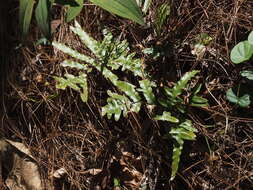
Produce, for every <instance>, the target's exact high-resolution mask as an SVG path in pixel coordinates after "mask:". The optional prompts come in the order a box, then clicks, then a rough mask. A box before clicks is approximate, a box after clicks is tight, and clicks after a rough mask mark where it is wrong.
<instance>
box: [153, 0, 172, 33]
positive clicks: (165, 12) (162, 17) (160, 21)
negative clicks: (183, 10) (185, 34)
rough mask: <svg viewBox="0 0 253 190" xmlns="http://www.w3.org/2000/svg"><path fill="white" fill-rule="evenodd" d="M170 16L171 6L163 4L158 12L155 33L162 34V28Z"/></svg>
mask: <svg viewBox="0 0 253 190" xmlns="http://www.w3.org/2000/svg"><path fill="white" fill-rule="evenodd" d="M169 15H170V6H169V5H168V4H167V3H164V4H162V5H161V6H160V7H159V8H158V9H157V11H156V17H155V31H156V34H157V35H160V34H161V32H162V27H163V26H164V24H165V23H166V21H167V19H168V16H169Z"/></svg>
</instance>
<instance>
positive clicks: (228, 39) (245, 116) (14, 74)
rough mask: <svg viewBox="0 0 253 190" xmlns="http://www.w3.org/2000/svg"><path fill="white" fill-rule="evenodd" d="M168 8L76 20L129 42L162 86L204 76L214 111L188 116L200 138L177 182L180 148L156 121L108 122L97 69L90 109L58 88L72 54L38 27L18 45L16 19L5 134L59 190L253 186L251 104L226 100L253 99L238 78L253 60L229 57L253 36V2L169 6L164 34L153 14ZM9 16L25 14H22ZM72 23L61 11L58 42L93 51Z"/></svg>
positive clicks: (94, 32)
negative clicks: (174, 168) (151, 52)
mask: <svg viewBox="0 0 253 190" xmlns="http://www.w3.org/2000/svg"><path fill="white" fill-rule="evenodd" d="M165 2H168V1H165V0H155V1H153V3H152V6H151V7H150V11H149V12H148V14H147V16H146V17H145V19H146V23H149V25H150V26H145V27H144V26H140V25H138V24H135V23H133V22H132V21H129V20H127V19H123V18H120V17H117V16H114V15H112V14H110V13H108V12H106V11H104V10H102V9H100V8H98V7H96V6H93V5H90V4H86V5H85V6H84V8H83V10H82V13H81V14H80V15H79V16H78V17H77V21H78V22H79V23H80V25H81V26H82V28H83V29H84V30H85V31H86V32H88V33H89V35H91V36H92V37H93V38H94V39H96V40H98V41H101V40H102V30H103V29H104V28H107V29H108V30H109V31H111V32H112V34H113V36H115V37H118V36H120V39H121V40H127V41H128V42H129V44H130V49H131V51H132V52H136V57H138V58H141V59H142V60H143V63H144V64H145V66H146V68H148V70H149V72H150V74H151V75H152V76H153V77H154V79H155V80H156V81H157V83H159V84H160V86H164V85H165V86H166V85H172V86H173V84H174V83H175V82H176V81H178V80H179V79H180V78H181V77H182V76H183V75H184V74H185V73H186V72H188V71H192V70H199V71H200V73H198V75H197V76H198V79H197V80H198V82H199V83H201V84H202V88H201V91H200V92H201V95H202V96H203V97H204V98H206V99H208V103H209V106H206V107H202V108H190V109H189V110H188V112H187V117H188V118H189V119H191V120H192V121H193V126H194V128H196V129H197V130H198V132H197V133H196V134H197V138H196V140H195V141H186V142H185V145H184V149H183V153H182V156H181V161H180V165H179V170H178V173H177V176H176V178H175V179H174V180H173V181H170V175H171V155H172V147H173V145H172V141H171V140H170V139H167V138H164V131H165V129H164V125H163V124H160V122H157V121H154V120H153V119H152V118H150V117H149V114H148V112H149V111H148V110H147V108H144V107H143V108H142V109H141V112H140V113H139V114H134V113H130V114H129V115H128V117H127V118H124V117H122V118H120V120H119V121H117V122H116V121H114V120H113V119H107V117H105V116H104V117H102V116H101V107H102V106H104V105H105V103H106V99H107V93H106V91H107V90H108V89H113V88H112V85H111V84H109V83H108V82H107V81H106V79H105V78H104V77H103V76H102V75H101V74H100V73H99V72H97V71H92V72H90V73H89V74H88V86H89V90H88V91H89V96H88V102H87V103H83V102H82V101H81V98H80V96H79V94H78V93H77V92H76V91H74V90H71V89H69V88H67V89H66V90H59V89H56V87H55V84H56V82H55V80H54V77H55V76H62V75H63V73H65V72H66V69H65V68H63V67H61V66H60V63H61V62H62V61H63V60H65V59H66V58H67V56H66V55H64V54H63V53H61V52H59V51H57V50H56V49H54V48H53V47H52V46H50V45H41V44H39V45H38V44H36V42H37V41H38V39H40V37H41V33H40V32H39V30H38V27H37V25H36V22H35V21H32V27H31V28H30V32H29V36H28V39H27V42H26V44H25V45H22V46H21V47H19V46H18V44H19V40H18V39H19V38H18V37H19V31H18V30H16V28H17V27H16V25H17V23H18V19H16V20H15V19H14V21H13V22H12V23H10V26H11V27H13V28H15V31H13V32H10V35H11V41H12V43H13V44H14V46H15V49H14V48H13V50H12V51H10V60H11V61H10V63H9V71H8V78H7V81H6V84H5V92H4V99H3V103H4V114H2V116H1V117H2V118H1V123H2V124H1V125H2V128H1V135H2V137H5V138H8V139H12V140H15V141H19V142H22V143H24V144H25V145H27V147H29V149H30V151H31V153H32V155H33V156H34V158H36V161H37V163H38V165H39V167H40V170H41V175H42V176H43V181H44V182H45V183H47V184H51V187H53V186H54V189H62V190H63V189H65V190H66V189H68V190H70V189H71V190H72V189H73V190H74V189H91V190H92V189H94V190H95V189H113V190H117V189H129V190H132V189H142V190H144V189H150V190H155V189H157V190H163V189H173V190H176V189H180V190H183V189H187V190H188V189H192V190H197V189H203V190H212V189H213V190H219V189H221V190H232V189H235V190H250V189H253V109H252V108H253V106H252V104H251V105H250V106H248V107H247V108H240V107H239V106H238V105H235V104H233V103H230V102H229V101H228V100H227V98H226V92H227V90H228V89H230V88H236V87H238V86H239V87H240V88H239V89H243V90H244V91H246V92H247V93H248V94H253V91H252V90H251V89H253V88H252V84H250V83H249V81H247V80H246V79H245V78H243V77H241V76H240V71H242V70H245V69H246V70H253V64H252V61H248V62H245V63H242V64H238V65H235V64H233V63H232V62H231V60H230V52H231V49H232V48H233V47H234V46H235V45H236V44H237V43H238V42H240V41H242V40H245V39H247V36H248V34H249V32H250V31H252V30H253V1H250V0H191V1H189V0H174V1H171V2H168V3H169V5H170V8H171V13H170V15H169V17H168V20H167V22H166V23H165V25H164V26H163V28H162V32H161V34H160V35H156V33H155V31H154V28H153V27H152V23H153V20H154V16H155V10H157V7H159V6H160V5H161V4H163V3H165ZM10 14H12V16H13V15H17V14H18V13H17V9H16V7H15V8H13V9H12V10H11V13H10ZM71 25H73V22H71V23H66V22H64V11H63V10H62V9H60V8H58V7H56V8H55V9H54V14H53V24H52V27H53V28H54V34H53V36H54V37H53V38H54V40H55V41H58V42H62V43H65V44H68V45H69V46H71V47H72V48H74V49H76V50H79V51H81V52H84V53H86V54H87V52H88V50H87V49H85V47H84V46H83V45H82V44H81V43H80V40H79V39H78V38H77V37H76V36H75V35H74V34H73V32H71V31H70V29H69V26H71ZM200 34H205V35H208V36H209V37H210V39H211V40H210V42H208V44H207V45H206V47H205V50H204V52H203V54H202V55H198V56H196V55H194V52H193V50H194V46H195V45H196V43H198V40H199V36H200ZM145 48H154V49H156V50H157V52H158V53H160V56H159V57H158V58H154V57H152V56H147V55H146V54H144V53H143V50H144V49H145ZM88 54H89V53H88ZM68 71H69V72H71V73H76V71H75V70H72V71H71V70H68ZM119 75H123V73H119ZM131 80H132V82H133V83H136V82H138V81H134V80H135V78H133V79H131ZM243 90H242V91H243ZM240 92H241V91H240ZM58 169H64V171H66V172H65V175H64V177H62V178H61V179H58V180H55V179H53V178H52V175H53V173H54V172H55V171H57V170H58Z"/></svg>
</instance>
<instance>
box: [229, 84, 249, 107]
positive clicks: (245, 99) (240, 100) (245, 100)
mask: <svg viewBox="0 0 253 190" xmlns="http://www.w3.org/2000/svg"><path fill="white" fill-rule="evenodd" d="M226 96H227V99H228V100H229V101H230V102H232V103H235V104H238V105H239V106H241V107H248V106H249V105H250V96H249V95H248V94H244V95H243V96H241V97H238V96H236V95H235V93H234V92H233V90H232V89H231V88H230V89H229V90H228V91H227V93H226Z"/></svg>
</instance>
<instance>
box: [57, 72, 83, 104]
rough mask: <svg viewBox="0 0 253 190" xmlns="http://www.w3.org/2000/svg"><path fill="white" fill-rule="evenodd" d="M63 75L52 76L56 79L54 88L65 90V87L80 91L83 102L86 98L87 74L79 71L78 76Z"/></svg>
mask: <svg viewBox="0 0 253 190" xmlns="http://www.w3.org/2000/svg"><path fill="white" fill-rule="evenodd" d="M64 76H65V77H54V78H55V80H56V81H57V85H56V88H58V89H62V90H65V89H66V88H67V87H70V88H72V89H73V90H75V91H77V92H79V93H80V96H81V99H82V101H83V102H87V100H88V85H87V76H86V74H85V73H80V74H79V76H74V75H71V74H65V75H64Z"/></svg>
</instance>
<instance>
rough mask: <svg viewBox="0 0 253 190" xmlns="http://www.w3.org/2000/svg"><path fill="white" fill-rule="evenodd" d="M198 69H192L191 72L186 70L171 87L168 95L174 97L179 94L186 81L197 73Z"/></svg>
mask: <svg viewBox="0 0 253 190" xmlns="http://www.w3.org/2000/svg"><path fill="white" fill-rule="evenodd" d="M198 72H199V71H197V70H193V71H191V72H187V73H186V74H185V75H184V76H183V77H182V78H181V79H180V80H179V81H178V82H177V83H176V85H175V86H174V87H173V88H172V89H171V93H170V94H169V95H171V96H172V98H176V97H177V96H179V95H181V94H182V92H183V90H184V89H185V88H186V85H187V83H188V82H189V81H190V80H191V79H192V78H193V77H194V76H195V75H196V74H197V73H198Z"/></svg>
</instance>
